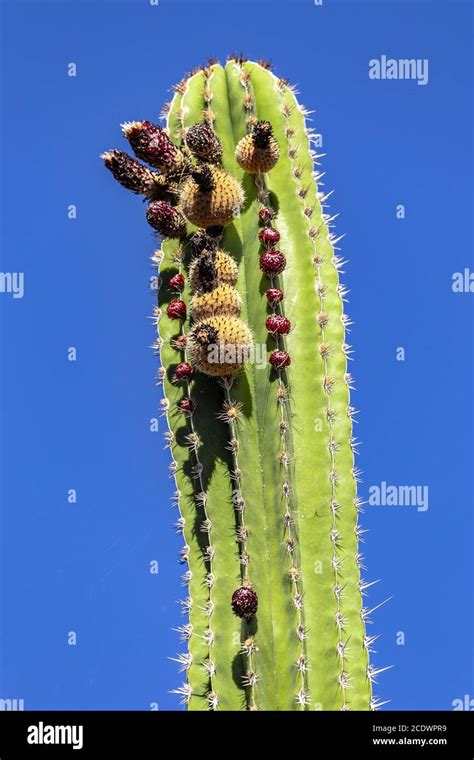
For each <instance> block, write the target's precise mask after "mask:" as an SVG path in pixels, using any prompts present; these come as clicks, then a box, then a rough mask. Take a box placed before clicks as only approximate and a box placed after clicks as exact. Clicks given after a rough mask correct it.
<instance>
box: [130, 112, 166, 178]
mask: <svg viewBox="0 0 474 760" xmlns="http://www.w3.org/2000/svg"><path fill="white" fill-rule="evenodd" d="M123 133H124V135H125V137H126V138H127V140H128V141H129V143H130V145H131V146H132V148H133V151H134V153H135V155H136V156H137V157H138V158H141V159H142V161H146V162H147V163H148V164H151V166H154V167H156V168H157V169H161V171H166V170H167V169H168V168H169V167H170V166H172V165H173V164H174V163H175V161H176V157H177V154H178V152H179V151H178V148H177V147H176V146H175V145H173V143H172V142H171V140H170V138H169V137H168V135H167V134H166V132H165V130H164V129H163V127H159V126H157V125H156V124H152V123H151V122H150V121H132V122H129V123H127V124H124V125H123Z"/></svg>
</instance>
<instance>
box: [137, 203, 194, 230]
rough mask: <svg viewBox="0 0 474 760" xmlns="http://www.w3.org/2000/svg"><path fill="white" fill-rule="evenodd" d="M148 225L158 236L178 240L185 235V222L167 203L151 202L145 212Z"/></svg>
mask: <svg viewBox="0 0 474 760" xmlns="http://www.w3.org/2000/svg"><path fill="white" fill-rule="evenodd" d="M146 219H147V222H148V224H149V225H150V226H151V227H153V228H154V229H155V230H156V231H157V232H158V233H159V234H160V235H163V237H169V238H180V237H183V236H184V235H186V221H185V219H184V217H183V215H182V214H180V212H179V211H177V210H176V209H175V208H174V207H173V206H172V205H171V203H169V202H168V201H151V202H150V203H149V204H148V208H147V210H146Z"/></svg>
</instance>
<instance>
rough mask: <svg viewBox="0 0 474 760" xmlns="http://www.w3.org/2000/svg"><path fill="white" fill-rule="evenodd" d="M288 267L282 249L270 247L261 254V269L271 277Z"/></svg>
mask: <svg viewBox="0 0 474 760" xmlns="http://www.w3.org/2000/svg"><path fill="white" fill-rule="evenodd" d="M285 267H286V258H285V256H284V254H283V253H282V252H281V251H277V250H275V248H269V249H268V251H265V253H262V254H261V256H260V269H261V270H262V272H265V274H268V276H269V277H272V276H273V275H276V274H280V272H283V270H284V268H285Z"/></svg>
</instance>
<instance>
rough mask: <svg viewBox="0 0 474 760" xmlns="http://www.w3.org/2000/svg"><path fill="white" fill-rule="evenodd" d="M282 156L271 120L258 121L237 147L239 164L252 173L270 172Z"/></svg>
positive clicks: (236, 153)
mask: <svg viewBox="0 0 474 760" xmlns="http://www.w3.org/2000/svg"><path fill="white" fill-rule="evenodd" d="M279 157H280V148H279V146H278V143H277V141H276V139H275V137H274V135H273V130H272V126H271V124H270V122H268V121H257V123H256V124H254V125H253V127H252V129H251V130H250V132H249V134H248V135H246V136H245V137H243V138H242V139H241V141H240V142H239V144H238V145H237V148H236V149H235V158H236V159H237V162H238V164H239V165H240V166H241V167H242V169H245V171H246V172H250V174H259V173H264V172H269V171H270V169H273V167H274V166H275V164H276V162H277V161H278V159H279Z"/></svg>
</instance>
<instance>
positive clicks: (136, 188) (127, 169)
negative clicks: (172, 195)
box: [101, 150, 153, 195]
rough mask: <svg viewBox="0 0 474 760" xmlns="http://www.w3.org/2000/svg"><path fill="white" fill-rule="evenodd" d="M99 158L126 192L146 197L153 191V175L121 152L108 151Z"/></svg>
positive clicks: (146, 168)
mask: <svg viewBox="0 0 474 760" xmlns="http://www.w3.org/2000/svg"><path fill="white" fill-rule="evenodd" d="M101 158H102V159H103V161H104V164H105V166H106V167H107V169H109V170H110V171H111V172H112V174H113V176H114V177H115V179H116V180H117V182H120V184H121V185H122V186H123V187H126V188H127V190H132V192H134V193H140V194H142V195H147V194H149V193H150V192H151V190H152V189H153V173H152V172H151V171H150V169H148V167H147V166H142V164H139V163H138V161H135V159H134V158H132V157H131V156H129V155H128V154H127V153H124V152H123V151H121V150H109V151H107V152H106V153H103V154H102V156H101Z"/></svg>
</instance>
